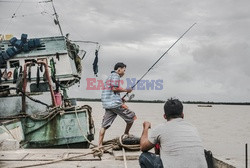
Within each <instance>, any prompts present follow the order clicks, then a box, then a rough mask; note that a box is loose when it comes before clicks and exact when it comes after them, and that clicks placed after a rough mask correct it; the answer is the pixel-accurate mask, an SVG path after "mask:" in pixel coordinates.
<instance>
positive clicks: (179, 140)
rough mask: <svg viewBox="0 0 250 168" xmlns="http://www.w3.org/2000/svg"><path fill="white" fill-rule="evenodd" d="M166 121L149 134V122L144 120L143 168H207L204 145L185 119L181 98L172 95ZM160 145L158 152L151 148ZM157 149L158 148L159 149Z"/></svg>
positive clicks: (142, 140)
mask: <svg viewBox="0 0 250 168" xmlns="http://www.w3.org/2000/svg"><path fill="white" fill-rule="evenodd" d="M164 112H165V113H164V118H165V119H166V120H167V122H164V123H163V124H160V125H158V126H156V128H155V129H153V130H152V132H151V135H150V136H149V137H148V130H149V129H150V127H151V124H150V122H147V121H145V122H144V123H143V132H142V136H141V140H140V145H141V146H140V147H141V150H142V151H143V153H142V154H141V156H140V158H139V162H140V166H141V167H142V168H149V167H150V168H156V167H157V168H162V167H165V168H170V167H171V168H172V167H173V168H183V167H185V168H207V163H206V160H205V154H204V148H203V145H202V142H201V139H200V137H199V135H198V131H197V129H196V128H195V127H194V126H193V125H191V124H190V123H188V122H187V121H185V120H184V119H183V118H184V114H183V105H182V103H181V102H180V101H179V100H178V99H169V100H168V101H167V102H166V103H165V105H164ZM155 146H159V148H158V152H157V153H159V154H160V157H159V156H158V155H156V154H153V153H150V152H148V151H149V150H150V149H152V148H153V147H155ZM156 151H157V150H156Z"/></svg>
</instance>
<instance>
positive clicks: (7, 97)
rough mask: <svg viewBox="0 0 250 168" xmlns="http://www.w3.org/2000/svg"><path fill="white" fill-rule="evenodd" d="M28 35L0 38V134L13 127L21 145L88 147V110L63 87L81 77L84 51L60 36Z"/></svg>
mask: <svg viewBox="0 0 250 168" xmlns="http://www.w3.org/2000/svg"><path fill="white" fill-rule="evenodd" d="M27 37H28V35H27V34H22V36H21V39H20V40H18V39H17V38H15V37H13V38H11V39H10V40H5V41H2V42H0V47H1V54H0V72H1V76H0V77H1V83H0V122H1V128H2V129H0V137H2V135H3V134H6V132H7V133H8V134H11V130H16V129H17V128H18V130H19V134H20V136H19V137H21V138H19V139H18V140H19V141H20V144H21V145H22V146H24V147H32V148H33V147H34V148H37V147H62V146H64V145H67V146H72V147H73V146H78V147H79V145H80V146H85V147H87V146H88V144H89V143H88V142H90V141H91V140H93V138H94V122H93V119H92V115H91V110H92V109H91V107H90V106H87V105H86V106H82V107H78V106H76V105H75V103H74V102H73V100H74V99H69V98H68V96H67V91H66V89H67V88H69V87H71V86H73V85H74V84H76V83H77V82H79V81H80V79H81V73H82V65H81V60H82V58H83V56H84V55H82V57H80V56H79V46H78V45H76V44H74V43H72V42H70V40H69V39H67V38H66V37H64V36H56V37H43V38H35V39H28V38H27ZM36 43H37V44H36ZM26 45H27V46H26ZM25 47H27V49H25ZM8 128H10V129H8ZM12 132H13V131H12ZM11 136H13V135H11Z"/></svg>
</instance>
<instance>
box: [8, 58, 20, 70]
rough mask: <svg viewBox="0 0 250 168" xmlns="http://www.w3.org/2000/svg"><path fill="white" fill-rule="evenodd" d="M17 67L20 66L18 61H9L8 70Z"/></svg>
mask: <svg viewBox="0 0 250 168" xmlns="http://www.w3.org/2000/svg"><path fill="white" fill-rule="evenodd" d="M19 66H20V63H19V60H15V61H10V68H15V67H19Z"/></svg>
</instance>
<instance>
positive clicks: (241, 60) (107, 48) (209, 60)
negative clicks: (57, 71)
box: [0, 0, 250, 101]
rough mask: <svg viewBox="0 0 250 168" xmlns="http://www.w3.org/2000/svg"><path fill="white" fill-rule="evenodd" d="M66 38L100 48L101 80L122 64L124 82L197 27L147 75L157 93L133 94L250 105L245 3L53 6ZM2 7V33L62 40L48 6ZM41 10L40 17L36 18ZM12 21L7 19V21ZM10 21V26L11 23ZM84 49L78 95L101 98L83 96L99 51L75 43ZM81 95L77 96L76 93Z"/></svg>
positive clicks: (117, 0) (93, 0)
mask: <svg viewBox="0 0 250 168" xmlns="http://www.w3.org/2000/svg"><path fill="white" fill-rule="evenodd" d="M54 3H55V6H56V9H57V13H58V14H59V19H60V22H61V25H62V28H63V32H64V34H66V33H70V38H71V39H72V40H91V41H98V42H99V43H100V44H101V49H100V53H99V77H98V78H97V79H105V78H106V77H107V75H109V73H110V71H111V70H112V69H113V66H114V64H115V63H116V62H120V61H121V62H124V63H126V64H127V66H128V67H127V74H126V77H129V78H131V77H135V78H137V79H139V78H140V77H141V76H142V75H143V74H144V73H145V72H146V71H147V70H148V69H149V68H150V66H151V65H152V64H153V63H154V62H155V61H156V60H157V59H158V58H159V57H160V56H161V55H162V54H163V53H164V52H165V51H166V50H167V49H168V48H169V47H170V46H171V45H172V44H173V43H174V42H175V40H177V39H178V38H179V37H180V35H181V34H182V33H184V31H185V30H186V29H187V28H188V27H189V26H191V25H192V24H193V23H194V22H197V25H196V26H195V27H194V28H193V29H192V30H191V31H190V32H189V33H188V34H186V35H185V37H184V38H182V39H181V41H179V42H178V43H177V44H176V46H174V47H173V48H172V49H171V50H170V51H169V53H168V54H167V55H166V56H165V57H164V58H163V59H162V60H161V61H160V62H159V63H158V64H157V65H156V66H155V67H154V68H153V69H152V70H151V71H150V72H149V73H148V74H147V76H146V77H145V79H148V80H157V79H162V80H163V81H164V82H163V90H161V91H155V90H154V91H135V93H136V98H137V99H163V100H166V99H167V98H169V97H171V96H172V97H178V98H180V99H182V100H197V101H198V100H203V101H249V98H250V96H249V91H250V87H249V82H250V77H249V76H250V75H249V70H248V67H249V64H250V57H249V54H250V49H249V45H250V44H249V41H250V34H249V27H250V12H249V9H248V6H249V5H250V2H249V1H247V0H242V1H233V0H222V1H216V0H211V1H198V0H190V1H181V0H172V1H164V0H151V1H142V0H136V1H135V0H127V1H122V0H105V1H97V0H86V1H80V0H75V1H66V0H60V2H59V1H54ZM17 7H18V3H2V2H0V16H1V18H0V32H2V33H13V34H14V35H16V36H20V35H21V34H22V33H28V34H29V36H30V37H31V36H33V37H39V36H54V35H60V33H59V29H58V27H57V26H56V25H54V22H53V18H54V16H53V15H52V14H53V10H52V7H51V3H45V4H41V3H23V4H22V5H21V6H20V8H19V9H18V10H17V13H16V15H17V16H18V15H19V16H21V15H22V14H28V13H38V15H37V14H36V15H35V14H34V15H33V16H32V15H31V16H27V17H16V18H14V19H7V20H6V19H3V18H10V17H11V16H12V15H13V12H14V11H15V10H16V9H17ZM43 11H44V12H46V13H43V15H42V14H39V12H43ZM10 20H11V21H10ZM9 21H10V22H9ZM80 46H81V47H82V48H83V49H85V50H86V51H87V55H86V57H85V58H84V60H83V76H82V80H81V84H80V87H77V86H76V87H74V88H72V89H71V91H72V93H71V95H72V96H75V97H92V98H98V97H100V91H87V90H86V78H88V77H94V75H93V72H92V62H93V60H94V51H95V48H96V45H92V44H80ZM79 91H80V92H79Z"/></svg>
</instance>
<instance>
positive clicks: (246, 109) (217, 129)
mask: <svg viewBox="0 0 250 168" xmlns="http://www.w3.org/2000/svg"><path fill="white" fill-rule="evenodd" d="M80 104H81V105H84V104H88V105H90V106H91V107H92V108H93V118H94V121H95V127H96V134H95V140H94V143H96V144H97V140H98V133H99V130H100V127H101V121H102V117H103V114H104V110H103V109H102V106H101V102H80ZM127 105H128V106H129V108H130V109H131V110H133V111H134V112H135V113H136V115H137V118H138V119H137V120H136V121H135V123H134V125H133V127H132V128H131V132H130V133H132V134H134V135H136V136H140V135H141V132H142V123H143V121H150V122H151V124H152V125H151V126H152V128H153V127H154V126H156V125H157V124H159V123H162V122H165V120H164V118H163V105H164V104H163V103H127ZM184 119H185V120H187V121H189V122H190V123H192V124H193V125H195V126H196V127H197V129H198V131H199V134H200V136H201V138H202V140H203V144H204V147H205V148H206V149H208V150H211V151H212V153H213V155H214V156H215V157H218V158H219V159H222V160H223V161H226V162H227V163H230V164H232V165H235V166H236V167H244V165H245V144H246V143H248V144H249V145H248V146H250V106H240V105H213V106H212V107H198V106H197V105H194V104H184ZM125 125H126V124H125V122H124V121H123V120H122V119H121V118H120V117H117V118H116V120H115V121H114V123H113V125H112V126H111V127H110V128H109V129H108V130H107V132H106V135H105V138H104V140H109V139H112V138H115V137H118V136H120V135H122V134H123V132H124V128H125ZM249 151H250V150H249ZM248 159H249V160H250V157H249V158H248Z"/></svg>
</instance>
